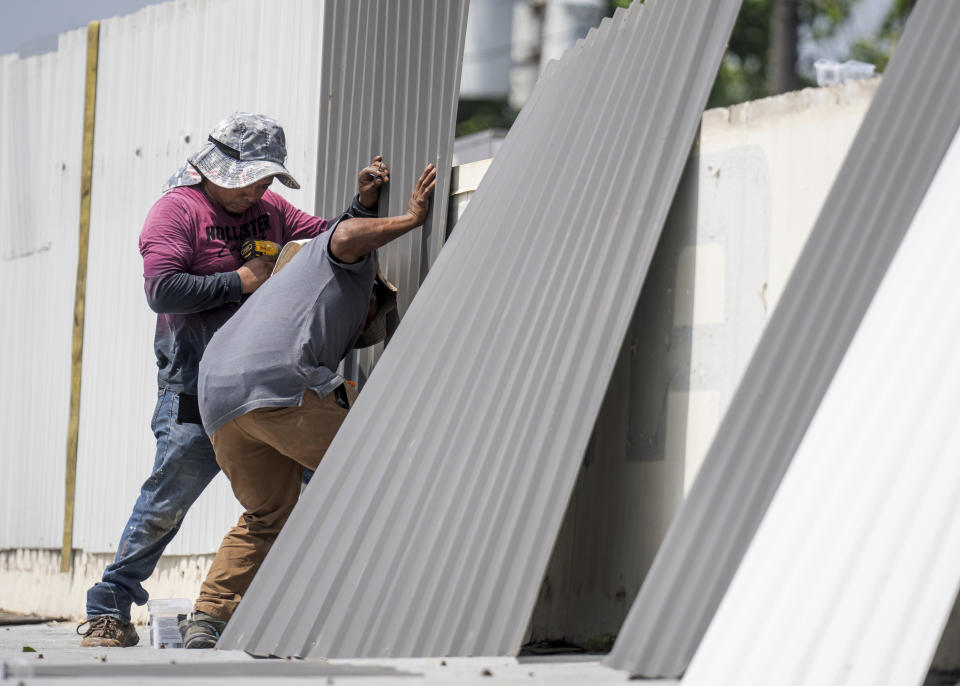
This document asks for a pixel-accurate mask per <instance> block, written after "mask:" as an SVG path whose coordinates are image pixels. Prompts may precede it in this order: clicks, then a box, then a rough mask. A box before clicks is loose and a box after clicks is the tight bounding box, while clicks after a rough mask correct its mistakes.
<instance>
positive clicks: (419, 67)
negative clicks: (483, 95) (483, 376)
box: [316, 0, 467, 383]
mask: <svg viewBox="0 0 960 686" xmlns="http://www.w3.org/2000/svg"><path fill="white" fill-rule="evenodd" d="M466 22H467V2H466V0H458V1H457V2H450V1H449V0H412V1H409V2H403V3H396V2H388V3H383V2H377V1H376V0H361V1H354V2H333V3H329V4H328V5H327V13H326V16H325V18H324V32H323V35H324V45H325V48H324V54H323V57H324V61H323V65H324V68H323V76H322V78H323V86H322V93H321V103H322V109H321V117H320V126H321V132H322V133H321V149H320V152H319V159H318V165H319V170H318V172H317V178H319V179H323V184H322V185H320V186H318V188H317V203H316V206H317V207H320V208H323V209H324V211H325V212H328V213H332V212H336V211H339V210H340V209H342V207H343V198H345V197H350V196H351V195H352V194H353V193H355V192H356V187H357V172H358V171H359V169H360V167H361V166H362V165H364V164H366V163H368V162H369V161H370V160H371V159H373V156H374V155H376V154H383V156H384V161H385V162H386V163H387V165H388V166H389V167H390V185H389V187H388V188H387V189H385V190H384V191H383V192H382V194H381V202H380V215H381V216H387V215H397V214H402V213H403V212H405V211H406V210H407V201H408V200H409V197H410V191H412V190H413V186H414V184H415V183H416V180H417V178H419V176H420V172H421V171H423V168H424V167H425V166H426V165H427V163H428V162H432V163H433V164H434V165H436V167H437V169H438V170H439V173H438V174H437V187H436V190H435V192H434V196H435V197H437V198H443V199H444V201H441V202H435V203H433V206H432V208H431V210H430V214H429V216H428V217H427V221H426V223H425V224H424V226H423V228H422V229H421V230H418V231H415V232H412V233H408V234H407V235H405V236H403V237H401V238H400V239H398V240H396V241H394V242H393V243H391V244H390V245H388V246H385V247H384V248H381V250H380V263H381V266H382V268H383V271H384V273H385V274H386V275H387V277H388V278H389V279H390V280H391V281H392V282H393V283H395V284H396V285H397V286H398V287H399V288H400V293H399V295H398V298H397V302H398V306H399V312H400V315H401V316H402V315H403V313H405V312H406V310H407V307H408V306H409V304H410V301H411V300H413V296H414V295H415V294H416V292H417V289H418V288H419V286H420V283H421V282H422V281H423V279H424V277H425V276H426V274H427V270H428V269H429V268H430V265H431V264H433V261H434V260H435V259H436V257H437V255H439V254H440V248H441V247H443V243H444V241H445V240H446V217H447V203H446V201H445V199H446V197H447V194H448V192H449V188H450V175H449V169H450V164H451V160H452V157H453V144H452V141H453V129H454V124H455V119H456V107H457V95H456V94H457V89H458V87H459V83H460V56H461V55H462V53H463V41H464V33H465V31H466ZM395 325H396V322H392V326H391V332H392V329H393V328H395ZM382 350H383V346H382V345H379V346H376V347H374V348H370V349H368V350H365V351H361V352H358V353H356V354H354V355H351V356H350V358H348V360H347V362H346V375H347V376H348V377H349V378H352V379H355V380H357V381H360V382H361V383H363V382H364V381H365V380H366V378H367V376H368V375H369V373H370V370H371V369H372V367H373V364H374V363H375V360H376V359H377V358H378V357H379V355H380V353H381V352H382Z"/></svg>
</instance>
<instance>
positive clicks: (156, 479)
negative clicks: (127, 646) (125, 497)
mask: <svg viewBox="0 0 960 686" xmlns="http://www.w3.org/2000/svg"><path fill="white" fill-rule="evenodd" d="M179 406H180V397H179V395H178V394H177V393H176V392H175V391H171V390H167V389H162V388H161V389H160V391H159V393H158V397H157V409H156V410H155V411H154V413H153V422H152V423H151V428H152V429H153V435H154V436H155V437H156V439H157V455H156V458H155V459H154V462H153V473H152V474H151V475H150V478H148V479H147V480H146V481H145V482H144V484H143V486H142V487H141V489H140V497H139V498H137V503H136V505H134V506H133V513H132V514H131V515H130V520H129V521H128V522H127V526H126V528H125V529H124V530H123V535H122V536H121V537H120V543H119V545H118V546H117V556H116V558H115V559H114V561H113V564H111V565H109V566H108V567H107V568H106V570H105V571H104V572H103V581H100V582H98V583H96V584H94V585H93V586H92V587H91V588H90V590H88V591H87V617H88V618H90V617H96V616H98V615H110V616H111V617H116V618H117V619H120V620H123V621H124V622H129V621H130V605H131V603H136V604H137V605H143V604H144V603H145V602H147V597H148V595H147V592H146V591H145V590H144V588H143V586H142V585H141V584H142V582H143V581H145V580H146V579H147V578H149V576H150V575H151V574H152V573H153V570H154V568H155V567H156V566H157V561H158V560H159V559H160V555H162V554H163V551H164V549H165V548H166V547H167V544H168V543H170V541H171V540H173V537H174V536H175V535H176V533H177V531H179V530H180V524H181V523H182V522H183V517H184V515H186V514H187V510H189V509H190V506H191V505H193V503H194V502H196V500H197V498H199V497H200V494H201V493H202V492H203V489H204V488H206V487H207V484H209V483H210V481H211V480H212V479H213V477H215V476H216V475H217V472H219V471H220V467H219V466H217V459H216V456H215V455H214V453H213V446H212V445H210V439H209V438H208V437H207V434H206V432H205V431H204V430H203V426H201V425H200V424H179V423H177V412H178V410H179Z"/></svg>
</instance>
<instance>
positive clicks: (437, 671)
mask: <svg viewBox="0 0 960 686" xmlns="http://www.w3.org/2000/svg"><path fill="white" fill-rule="evenodd" d="M75 628H76V624H75V623H74V622H50V623H46V624H26V625H15V626H3V627H0V681H2V682H4V683H10V684H21V683H22V684H24V685H27V684H31V685H32V684H61V683H67V682H69V683H70V684H71V686H73V685H75V684H103V683H107V684H165V685H167V684H187V683H189V684H221V683H222V684H230V685H231V686H240V685H242V684H263V683H271V684H274V683H291V684H292V683H307V682H309V683H326V684H346V685H348V686H361V685H367V684H370V685H371V686H394V685H395V684H396V685H400V684H403V685H404V686H410V685H412V684H417V685H419V684H478V685H483V686H493V685H494V684H599V685H601V686H602V685H603V684H622V683H625V682H626V681H627V680H628V679H629V675H628V674H626V673H625V672H620V671H617V670H613V669H610V668H608V667H604V666H603V665H601V664H600V663H599V660H600V659H601V658H602V657H603V656H602V655H572V654H564V655H551V656H536V657H520V658H511V657H471V658H445V659H441V658H403V659H363V660H330V661H326V660H282V659H275V660H263V659H255V658H253V657H250V656H249V655H247V654H246V653H243V652H240V651H225V650H223V651H221V650H185V649H175V650H158V649H155V648H152V647H151V646H150V635H149V630H148V628H147V627H145V626H138V627H137V629H138V631H139V633H140V645H138V646H136V647H134V648H83V647H81V646H80V637H79V636H77V634H76V633H75ZM27 648H30V649H33V650H34V651H36V652H24V650H25V649H27ZM644 683H645V684H648V685H649V686H667V685H668V684H678V683H679V682H677V681H669V680H668V681H646V682H644Z"/></svg>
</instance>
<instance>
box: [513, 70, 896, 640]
mask: <svg viewBox="0 0 960 686" xmlns="http://www.w3.org/2000/svg"><path fill="white" fill-rule="evenodd" d="M878 83H879V80H872V81H868V82H851V83H848V84H844V85H839V86H833V87H829V88H819V89H807V90H803V91H798V92H794V93H788V94H785V95H781V96H778V97H774V98H768V99H765V100H760V101H755V102H750V103H745V104H742V105H738V106H735V107H731V108H728V109H716V110H710V111H708V112H706V113H705V114H704V117H703V121H702V124H701V132H700V136H699V138H698V141H697V144H696V146H695V149H694V150H693V152H692V154H691V157H690V161H689V163H688V165H687V168H686V170H685V173H684V176H683V179H682V180H681V182H680V187H679V189H678V192H677V195H676V198H675V200H674V204H673V207H672V210H671V214H670V217H669V218H668V220H667V224H666V226H665V227H664V232H663V236H662V238H661V241H660V244H659V246H658V248H657V253H656V255H655V256H654V259H653V263H652V265H651V270H650V274H649V276H648V277H647V281H646V283H645V285H644V290H643V292H642V294H641V296H640V300H639V303H638V305H637V309H636V312H635V315H634V319H633V322H632V324H631V327H630V330H629V331H628V335H627V338H626V340H625V341H624V345H623V348H622V349H621V352H620V357H619V359H618V362H617V366H616V368H615V370H614V373H613V378H612V379H611V382H610V386H609V388H608V391H607V396H606V399H605V400H604V405H603V407H602V409H601V411H600V415H599V417H598V419H597V423H596V427H595V428H594V434H593V437H592V439H591V442H590V446H589V448H588V450H587V454H586V456H585V459H584V464H583V467H582V471H581V474H580V477H579V481H578V483H577V486H576V488H575V490H574V494H573V497H572V499H571V501H570V505H569V508H568V511H567V516H566V519H565V521H564V524H563V527H562V529H561V533H560V536H559V538H558V541H557V544H556V547H555V549H554V553H553V557H552V559H551V562H550V565H549V567H548V571H547V574H546V577H545V579H544V582H543V587H542V589H541V594H540V598H539V600H538V604H537V607H536V609H535V611H534V615H533V618H532V620H531V628H530V638H531V640H534V641H538V640H565V641H569V642H572V643H575V644H577V645H582V646H586V647H589V648H604V647H609V645H610V644H611V641H612V639H613V637H614V636H615V634H616V632H617V631H618V630H619V628H620V625H621V624H622V622H623V619H624V618H625V616H626V613H627V611H628V609H629V608H630V606H631V604H632V603H633V599H634V597H635V596H636V594H637V592H638V590H639V588H640V584H641V582H642V581H643V578H644V575H645V574H646V571H647V569H648V568H649V566H650V564H651V563H652V561H653V558H654V556H655V554H656V551H657V548H658V547H659V545H660V542H661V540H662V539H663V536H664V535H665V534H666V531H667V528H668V526H669V525H670V521H671V520H672V518H673V516H674V514H675V513H676V511H677V509H678V507H679V505H680V504H681V502H682V500H683V497H684V494H685V493H686V492H687V490H688V489H689V487H690V485H691V484H692V482H693V479H694V478H695V476H696V473H697V469H698V468H699V466H700V463H701V461H702V460H703V457H704V455H705V453H706V451H707V449H708V448H709V446H710V442H711V440H712V438H713V435H714V433H715V432H716V430H717V427H718V425H719V422H720V419H721V418H722V416H723V413H724V412H725V410H726V408H727V405H728V404H729V402H730V399H731V397H732V395H733V392H734V390H735V389H736V386H737V383H738V381H739V379H740V376H741V374H742V373H743V370H744V368H745V366H746V364H747V362H748V361H749V359H750V355H751V353H752V351H753V348H754V346H755V345H756V343H757V341H758V340H759V337H760V333H761V332H762V330H763V327H764V326H765V325H766V322H767V321H768V319H769V317H770V314H771V312H772V310H773V308H774V307H775V306H776V303H777V300H778V299H779V296H780V294H781V292H782V290H783V287H784V284H785V283H786V281H787V278H788V277H789V274H790V270H791V268H792V267H793V264H794V262H795V260H796V258H797V256H798V254H799V251H800V249H801V248H802V246H803V243H804V241H805V240H806V237H807V235H808V233H809V231H810V230H811V228H812V227H813V224H814V222H815V219H816V216H817V213H818V211H819V208H820V206H821V204H822V202H823V200H824V198H825V197H826V194H827V192H828V190H829V189H830V186H831V184H832V182H833V179H834V176H835V175H836V173H837V170H838V169H839V167H840V164H841V162H842V161H843V158H844V156H845V154H846V151H847V148H848V147H849V144H850V142H851V141H852V139H853V137H854V135H855V133H856V130H857V128H858V126H859V124H860V121H861V119H862V118H863V115H864V114H865V112H866V109H867V107H868V106H869V104H870V100H871V98H872V96H873V94H874V92H875V90H876V87H877V85H878ZM599 382H600V383H602V381H599Z"/></svg>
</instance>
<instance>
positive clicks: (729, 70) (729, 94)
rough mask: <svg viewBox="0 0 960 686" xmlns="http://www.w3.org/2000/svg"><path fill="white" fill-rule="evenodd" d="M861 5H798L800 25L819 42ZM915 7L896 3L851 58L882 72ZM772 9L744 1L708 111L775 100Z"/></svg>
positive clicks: (812, 1)
mask: <svg viewBox="0 0 960 686" xmlns="http://www.w3.org/2000/svg"><path fill="white" fill-rule="evenodd" d="M859 1H860V0H792V2H794V3H795V5H796V12H797V20H798V23H799V26H800V27H802V28H803V29H804V30H805V31H808V32H809V33H810V35H811V36H812V37H813V38H815V39H823V38H827V37H829V36H832V35H833V34H834V33H835V32H836V30H837V29H838V28H839V27H840V26H841V25H842V24H843V23H844V22H845V21H846V20H847V18H848V17H849V16H850V11H851V10H852V9H853V6H854V5H855V4H856V3H857V2H859ZM915 3H916V0H894V2H893V4H892V6H891V8H890V10H889V12H888V14H887V17H886V19H885V21H884V24H883V27H882V28H881V30H880V32H879V33H878V34H877V35H876V36H872V37H870V38H867V39H864V40H861V41H859V42H857V43H856V44H854V45H853V46H851V49H850V54H849V55H848V56H847V58H849V59H856V60H861V61H863V62H870V63H872V64H875V65H877V70H878V71H879V72H882V71H883V69H884V68H885V67H886V65H887V61H888V60H889V59H890V55H891V54H892V50H893V49H894V47H895V45H896V41H897V39H898V38H899V36H900V34H901V33H902V32H903V27H904V25H905V23H906V19H907V16H908V15H909V13H910V10H911V9H912V8H913V5H914V4H915ZM771 5H772V2H771V0H744V1H743V6H742V8H741V10H740V15H739V16H738V17H737V23H736V25H735V26H734V29H733V33H732V35H731V36H730V43H729V45H728V48H727V54H726V56H725V57H724V60H723V63H722V64H721V66H720V70H719V73H718V74H717V80H716V82H715V83H714V87H713V91H712V92H711V94H710V100H709V102H708V107H726V106H728V105H733V104H736V103H739V102H744V101H746V100H755V99H757V98H763V97H766V96H768V95H771V92H770V86H769V80H768V73H769V70H770V64H769V56H770V47H771V46H770V39H771V31H770V10H771ZM800 81H801V83H802V84H803V85H813V82H812V80H811V79H810V78H809V77H801V79H800Z"/></svg>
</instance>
